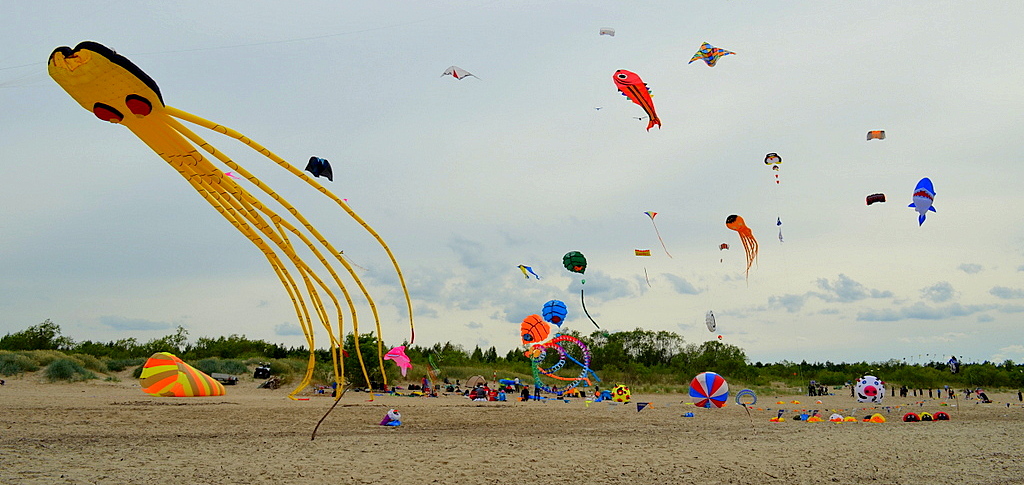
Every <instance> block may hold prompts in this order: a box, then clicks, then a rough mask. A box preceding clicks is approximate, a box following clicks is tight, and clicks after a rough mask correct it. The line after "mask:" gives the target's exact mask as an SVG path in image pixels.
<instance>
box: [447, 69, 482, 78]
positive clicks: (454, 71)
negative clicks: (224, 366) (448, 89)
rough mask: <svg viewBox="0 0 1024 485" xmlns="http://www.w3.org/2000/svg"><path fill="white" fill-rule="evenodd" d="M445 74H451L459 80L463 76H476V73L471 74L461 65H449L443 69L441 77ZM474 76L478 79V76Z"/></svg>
mask: <svg viewBox="0 0 1024 485" xmlns="http://www.w3.org/2000/svg"><path fill="white" fill-rule="evenodd" d="M445 76H451V77H453V78H455V79H459V80H462V79H465V78H467V77H469V76H473V77H476V75H474V74H471V73H470V72H469V71H467V70H465V69H463V68H461V67H458V66H451V67H449V68H448V69H445V70H444V73H442V74H441V77H445ZM476 78H477V79H480V78H478V77H476Z"/></svg>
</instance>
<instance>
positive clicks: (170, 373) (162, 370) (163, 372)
mask: <svg viewBox="0 0 1024 485" xmlns="http://www.w3.org/2000/svg"><path fill="white" fill-rule="evenodd" d="M139 384H141V385H142V392H145V393H146V394H152V395H154V396H163V397H194V396H223V395H224V393H225V391H224V384H221V383H220V382H217V381H216V380H215V379H214V378H212V377H210V376H208V375H206V373H204V372H203V371H201V370H199V369H196V368H195V367H192V366H190V365H188V364H186V363H185V362H184V361H182V360H181V359H179V358H177V357H176V356H174V355H172V354H169V353H167V352H157V353H155V354H153V356H152V357H150V358H149V360H147V361H146V364H145V365H143V366H142V375H140V376H139Z"/></svg>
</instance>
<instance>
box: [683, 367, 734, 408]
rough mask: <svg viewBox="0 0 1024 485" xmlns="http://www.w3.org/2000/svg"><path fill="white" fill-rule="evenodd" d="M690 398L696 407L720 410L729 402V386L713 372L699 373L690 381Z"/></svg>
mask: <svg viewBox="0 0 1024 485" xmlns="http://www.w3.org/2000/svg"><path fill="white" fill-rule="evenodd" d="M690 398H691V399H693V404H694V405H696V406H697V407H702V408H710V407H711V406H714V407H716V408H720V407H722V406H725V403H726V401H728V400H729V384H728V383H726V382H725V378H724V377H722V376H720V375H718V374H715V373H714V372H701V373H700V374H697V377H694V378H693V380H692V381H690Z"/></svg>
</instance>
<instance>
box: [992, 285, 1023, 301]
mask: <svg viewBox="0 0 1024 485" xmlns="http://www.w3.org/2000/svg"><path fill="white" fill-rule="evenodd" d="M988 292H989V294H991V295H992V296H994V297H996V298H1002V299H1004V300H1011V299H1019V298H1024V290H1022V289H1020V288H1007V287H1005V286H995V287H993V288H992V289H991V290H988Z"/></svg>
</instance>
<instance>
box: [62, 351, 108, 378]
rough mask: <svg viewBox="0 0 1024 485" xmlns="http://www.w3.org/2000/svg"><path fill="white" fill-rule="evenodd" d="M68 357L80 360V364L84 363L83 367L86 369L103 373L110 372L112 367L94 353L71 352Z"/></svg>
mask: <svg viewBox="0 0 1024 485" xmlns="http://www.w3.org/2000/svg"><path fill="white" fill-rule="evenodd" d="M68 357H69V358H71V359H74V360H76V361H78V362H79V363H80V364H82V367H85V368H86V369H89V370H93V371H96V372H102V373H107V372H110V369H108V368H107V364H104V363H103V361H102V360H100V359H98V358H96V357H94V356H92V355H89V354H71V355H69V356H68Z"/></svg>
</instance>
